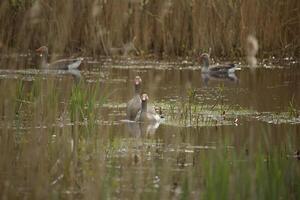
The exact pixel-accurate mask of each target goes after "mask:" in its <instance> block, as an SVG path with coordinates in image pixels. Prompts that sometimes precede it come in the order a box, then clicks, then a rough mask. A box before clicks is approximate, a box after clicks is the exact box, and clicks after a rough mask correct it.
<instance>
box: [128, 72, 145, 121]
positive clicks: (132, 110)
mask: <svg viewBox="0 0 300 200" xmlns="http://www.w3.org/2000/svg"><path fill="white" fill-rule="evenodd" d="M133 82H134V95H133V97H132V99H130V100H129V101H128V103H127V111H126V114H127V118H128V119H129V120H134V119H135V117H136V115H137V113H138V112H139V111H140V109H141V103H142V100H141V97H140V95H141V87H142V86H141V85H142V79H141V77H140V76H136V77H135V79H134V81H133Z"/></svg>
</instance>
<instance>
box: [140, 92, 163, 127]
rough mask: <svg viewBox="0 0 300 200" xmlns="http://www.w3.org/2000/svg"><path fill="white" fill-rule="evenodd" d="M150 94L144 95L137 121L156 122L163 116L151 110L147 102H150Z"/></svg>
mask: <svg viewBox="0 0 300 200" xmlns="http://www.w3.org/2000/svg"><path fill="white" fill-rule="evenodd" d="M148 99H149V98H148V95H147V94H143V95H142V99H141V100H142V103H141V107H142V108H141V110H140V111H139V112H138V114H137V116H136V118H135V121H137V122H148V123H156V122H159V121H160V119H161V117H160V116H159V114H157V113H156V112H151V110H149V109H148V106H147V102H148Z"/></svg>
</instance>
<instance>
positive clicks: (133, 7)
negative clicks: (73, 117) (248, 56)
mask: <svg viewBox="0 0 300 200" xmlns="http://www.w3.org/2000/svg"><path fill="white" fill-rule="evenodd" d="M0 26H1V29H0V51H2V52H8V51H14V52H15V51H18V52H27V51H28V50H33V49H35V48H37V47H38V46H41V45H48V46H50V48H51V50H52V52H56V53H68V52H69V53H71V52H72V53H74V54H75V53H78V54H80V55H93V56H98V55H125V56H127V55H128V54H133V55H138V56H144V55H150V54H154V55H157V56H159V57H165V56H187V55H188V56H192V55H195V54H196V53H198V52H199V51H208V50H209V48H211V49H212V53H213V54H214V55H216V56H243V55H244V46H245V40H246V37H247V36H248V35H249V34H251V35H254V36H256V37H257V39H258V41H259V44H260V52H259V56H268V55H272V56H273V55H275V56H276V55H289V56H296V57H298V56H299V52H300V51H299V50H300V39H299V34H300V32H299V30H300V2H299V1H298V0H288V1H281V0H266V1H259V0H229V1H223V0H201V1H200V0H151V1H150V0H122V1H118V0H111V1H107V0H76V1H75V0H65V1H61V0H23V1H20V0H2V1H1V3H0Z"/></svg>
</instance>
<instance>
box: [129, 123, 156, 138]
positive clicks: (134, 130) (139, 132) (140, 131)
mask: <svg viewBox="0 0 300 200" xmlns="http://www.w3.org/2000/svg"><path fill="white" fill-rule="evenodd" d="M159 125H160V123H159V122H155V123H147V122H146V123H139V122H134V121H127V122H126V128H127V130H128V132H129V133H130V135H131V136H133V137H142V136H144V135H153V134H155V132H156V130H157V128H158V127H159Z"/></svg>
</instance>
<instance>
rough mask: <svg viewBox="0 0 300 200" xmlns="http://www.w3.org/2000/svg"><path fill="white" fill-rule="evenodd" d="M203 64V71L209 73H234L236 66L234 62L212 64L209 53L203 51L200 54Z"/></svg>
mask: <svg viewBox="0 0 300 200" xmlns="http://www.w3.org/2000/svg"><path fill="white" fill-rule="evenodd" d="M200 62H201V64H202V68H201V72H202V73H209V74H230V73H234V71H235V69H236V66H235V65H234V64H222V65H210V58H209V54H207V53H202V54H201V55H200Z"/></svg>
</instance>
